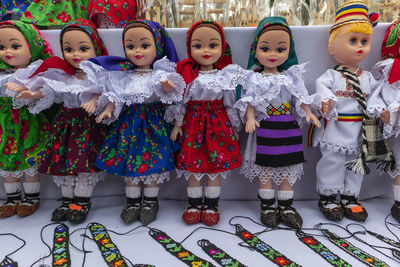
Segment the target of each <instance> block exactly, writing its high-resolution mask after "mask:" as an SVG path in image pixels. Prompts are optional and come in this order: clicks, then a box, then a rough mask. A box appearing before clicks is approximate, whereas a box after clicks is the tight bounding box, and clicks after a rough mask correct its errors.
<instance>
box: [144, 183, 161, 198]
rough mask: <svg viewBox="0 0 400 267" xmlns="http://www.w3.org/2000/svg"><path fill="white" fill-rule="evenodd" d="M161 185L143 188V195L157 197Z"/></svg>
mask: <svg viewBox="0 0 400 267" xmlns="http://www.w3.org/2000/svg"><path fill="white" fill-rule="evenodd" d="M158 189H159V187H158V186H157V187H145V188H144V190H143V195H144V196H145V197H157V196H158Z"/></svg>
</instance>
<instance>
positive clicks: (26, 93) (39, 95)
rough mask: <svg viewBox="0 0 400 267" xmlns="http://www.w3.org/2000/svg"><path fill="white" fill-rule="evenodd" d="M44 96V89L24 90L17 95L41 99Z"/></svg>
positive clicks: (18, 96)
mask: <svg viewBox="0 0 400 267" xmlns="http://www.w3.org/2000/svg"><path fill="white" fill-rule="evenodd" d="M42 97H43V94H42V91H23V92H21V93H19V94H18V95H17V98H26V99H41V98H42Z"/></svg>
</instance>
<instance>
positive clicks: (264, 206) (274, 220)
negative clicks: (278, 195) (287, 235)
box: [258, 196, 279, 228]
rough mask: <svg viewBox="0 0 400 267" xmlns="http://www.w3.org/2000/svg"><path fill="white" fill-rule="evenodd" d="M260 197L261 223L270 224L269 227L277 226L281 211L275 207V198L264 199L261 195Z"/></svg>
mask: <svg viewBox="0 0 400 267" xmlns="http://www.w3.org/2000/svg"><path fill="white" fill-rule="evenodd" d="M258 198H259V199H260V201H261V208H260V220H261V223H262V224H264V225H266V226H268V227H269V228H275V227H276V226H277V225H278V223H279V211H278V209H277V208H276V207H275V198H271V199H263V198H261V197H260V196H258Z"/></svg>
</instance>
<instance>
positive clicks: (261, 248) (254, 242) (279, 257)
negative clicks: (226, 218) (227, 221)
mask: <svg viewBox="0 0 400 267" xmlns="http://www.w3.org/2000/svg"><path fill="white" fill-rule="evenodd" d="M235 228H236V235H237V236H238V237H240V238H241V239H242V240H243V241H244V242H246V243H247V244H248V245H250V247H251V248H252V249H254V250H256V251H258V252H259V253H261V254H262V255H264V256H265V257H266V258H268V259H269V260H270V261H272V262H273V263H275V264H276V265H278V266H289V267H297V266H301V265H298V264H297V263H295V262H293V261H291V260H290V259H288V258H287V257H286V256H285V255H283V254H282V253H280V252H278V251H276V250H275V249H273V248H272V247H271V246H269V245H267V244H266V243H264V242H263V241H261V240H260V239H258V238H257V237H256V236H254V235H253V234H252V233H250V232H249V231H247V230H246V229H244V228H243V227H242V226H241V225H240V224H236V225H235Z"/></svg>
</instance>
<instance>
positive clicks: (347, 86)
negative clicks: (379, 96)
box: [333, 74, 371, 99]
mask: <svg viewBox="0 0 400 267" xmlns="http://www.w3.org/2000/svg"><path fill="white" fill-rule="evenodd" d="M357 78H358V81H356V82H354V81H352V80H351V79H346V78H344V77H343V76H337V77H336V79H335V80H334V82H333V91H334V94H335V96H336V97H338V98H351V99H357V96H356V92H355V91H356V88H359V89H360V90H361V92H362V94H363V96H364V98H365V99H367V98H368V97H369V96H370V95H371V82H370V78H369V77H368V76H367V75H364V74H361V75H360V76H358V77H357Z"/></svg>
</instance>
